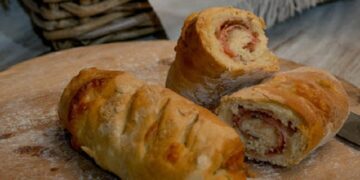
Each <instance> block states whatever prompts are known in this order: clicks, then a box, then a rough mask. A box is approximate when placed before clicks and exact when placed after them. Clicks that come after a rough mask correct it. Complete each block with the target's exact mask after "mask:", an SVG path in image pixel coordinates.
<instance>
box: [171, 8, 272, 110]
mask: <svg viewBox="0 0 360 180" xmlns="http://www.w3.org/2000/svg"><path fill="white" fill-rule="evenodd" d="M264 28H265V24H264V21H263V20H262V19H260V18H258V17H257V16H255V15H254V14H252V13H250V12H247V11H244V10H240V9H236V8H231V7H218V8H209V9H205V10H203V11H201V12H199V13H194V14H192V15H190V16H189V17H188V18H187V19H186V20H185V22H184V26H183V28H182V32H181V36H180V38H179V40H178V43H177V46H176V48H175V50H176V59H175V61H174V63H173V64H172V65H171V68H170V70H169V73H168V77H167V81H166V86H167V87H168V88H170V89H172V90H174V91H175V92H177V93H179V94H181V95H182V96H184V97H187V98H188V99H191V100H193V101H194V102H195V103H197V104H200V105H203V106H205V107H208V108H209V107H210V108H211V107H215V105H216V103H217V102H218V100H219V99H220V97H221V96H223V95H225V94H228V93H230V92H234V91H235V90H238V89H239V88H241V87H244V86H246V85H250V84H253V83H255V82H258V81H259V80H261V79H263V78H264V77H266V76H268V75H270V74H272V73H273V72H276V71H278V70H279V64H278V60H277V58H276V56H275V55H273V54H272V53H271V52H270V51H269V50H268V48H267V38H266V36H265V34H264V31H263V29H264Z"/></svg>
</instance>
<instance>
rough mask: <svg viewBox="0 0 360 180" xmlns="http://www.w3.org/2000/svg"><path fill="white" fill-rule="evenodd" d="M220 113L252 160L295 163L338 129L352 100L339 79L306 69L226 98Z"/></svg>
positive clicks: (289, 164)
mask: <svg viewBox="0 0 360 180" xmlns="http://www.w3.org/2000/svg"><path fill="white" fill-rule="evenodd" d="M217 113H218V115H219V117H220V118H221V119H223V120H225V121H226V122H227V123H228V124H230V125H232V126H233V127H234V128H235V129H236V130H237V131H238V133H239V134H240V137H241V139H242V141H243V142H244V144H245V149H246V153H245V154H246V156H247V157H248V158H249V159H255V160H258V161H266V162H270V163H272V164H275V165H280V166H291V165H295V164H298V163H299V162H300V161H301V160H302V159H304V158H305V157H306V156H307V155H308V154H309V153H310V152H311V151H313V150H314V149H316V148H317V147H319V146H321V145H323V144H324V143H326V142H328V141H329V140H330V139H331V138H332V137H333V136H334V135H335V134H336V133H337V132H338V131H339V129H340V128H341V126H342V124H343V123H344V122H345V120H346V118H347V116H348V113H349V102H348V97H347V94H346V92H345V90H344V88H343V87H342V85H341V82H339V81H338V80H337V79H336V78H335V77H333V76H332V75H331V74H329V73H327V72H325V71H322V70H319V69H315V68H308V67H306V68H305V67H304V68H298V69H296V70H292V71H288V72H281V73H278V74H276V75H275V76H274V77H272V78H270V79H268V80H266V81H265V82H264V83H262V84H259V85H256V86H253V87H250V88H245V89H242V90H240V91H237V92H235V93H233V94H231V95H229V96H225V97H223V98H222V99H221V103H220V106H219V107H218V109H217Z"/></svg>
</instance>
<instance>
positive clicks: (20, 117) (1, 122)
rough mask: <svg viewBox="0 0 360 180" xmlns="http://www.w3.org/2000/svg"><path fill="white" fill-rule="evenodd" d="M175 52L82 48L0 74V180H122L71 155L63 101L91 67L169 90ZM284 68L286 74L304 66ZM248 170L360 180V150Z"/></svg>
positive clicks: (336, 146)
mask: <svg viewBox="0 0 360 180" xmlns="http://www.w3.org/2000/svg"><path fill="white" fill-rule="evenodd" d="M174 46H175V43H174V42H169V41H152V42H150V41H148V42H135V43H134V42H132V43H117V44H107V45H100V46H92V47H85V48H77V49H72V50H67V51H62V52H56V53H52V54H49V55H46V56H42V57H38V58H35V59H33V60H30V61H26V62H24V63H21V64H18V65H16V66H13V67H12V68H10V69H8V70H6V71H3V72H0V97H1V98H0V179H29V178H30V179H90V178H91V179H116V177H115V176H114V175H112V174H111V173H108V172H105V171H103V170H101V169H100V168H99V167H98V166H97V165H96V164H95V163H94V162H93V161H92V160H91V159H90V158H88V157H87V156H86V155H85V154H83V153H79V152H76V151H74V150H73V149H71V147H70V145H69V137H68V135H67V134H66V133H65V132H64V130H63V129H62V128H61V127H60V125H59V122H58V116H57V103H58V102H59V99H60V95H61V93H62V91H63V89H64V87H65V86H66V84H67V83H68V82H69V80H70V79H71V78H72V77H73V76H75V75H76V74H77V73H78V72H79V71H80V70H81V69H82V68H85V67H93V66H95V67H98V68H103V69H112V70H124V71H128V72H131V73H133V74H135V76H137V77H138V78H140V79H143V80H145V81H147V82H148V83H155V84H161V85H164V82H165V78H166V74H167V70H168V68H169V65H170V63H171V62H172V61H173V59H174V55H175V53H174V50H173V49H174ZM9 53H10V52H9ZM281 63H282V69H283V70H285V69H293V68H296V67H298V66H300V65H297V64H295V63H292V62H290V61H285V60H282V61H281ZM344 86H345V87H346V89H347V91H348V93H349V95H350V98H351V108H352V111H353V112H357V113H358V114H360V105H359V104H360V90H359V89H358V88H356V87H354V86H352V85H351V84H349V83H346V82H344ZM249 164H250V167H251V169H253V171H254V172H255V173H256V174H257V178H259V179H327V180H328V179H356V178H359V177H360V151H358V150H356V149H354V148H353V147H350V146H349V145H346V144H344V143H343V142H340V141H339V140H337V139H335V138H334V139H333V140H331V142H329V143H327V144H326V145H324V146H323V147H321V148H319V149H318V150H316V151H315V152H313V153H312V154H311V155H310V156H309V157H308V158H307V159H305V160H304V161H303V162H302V163H301V164H299V165H297V166H295V167H293V168H279V167H273V166H271V165H267V164H256V163H252V162H250V163H249Z"/></svg>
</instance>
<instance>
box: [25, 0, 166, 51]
mask: <svg viewBox="0 0 360 180" xmlns="http://www.w3.org/2000/svg"><path fill="white" fill-rule="evenodd" d="M22 2H23V4H24V5H25V6H26V7H27V8H28V9H29V14H30V16H31V19H32V21H33V23H34V25H35V26H36V27H37V28H39V29H40V30H41V32H42V35H43V37H44V38H45V39H46V40H47V41H49V42H51V45H52V46H53V47H54V49H56V50H58V49H65V48H71V47H75V46H82V45H91V44H100V43H105V42H112V41H121V40H128V39H132V38H137V37H140V36H144V35H148V34H152V33H155V32H157V31H159V30H161V29H162V28H161V25H160V23H159V21H158V19H157V17H156V15H155V13H154V12H153V10H152V8H151V6H150V4H149V3H148V2H147V1H145V0H76V1H75V0H22Z"/></svg>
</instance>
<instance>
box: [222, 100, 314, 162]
mask: <svg viewBox="0 0 360 180" xmlns="http://www.w3.org/2000/svg"><path fill="white" fill-rule="evenodd" d="M218 114H219V116H220V118H222V119H223V120H225V121H226V122H227V123H229V124H230V125H232V126H233V127H234V128H235V129H236V131H237V132H238V133H239V135H240V138H241V139H242V141H243V142H244V144H245V149H246V151H245V154H246V156H247V158H249V159H252V160H256V161H265V162H269V163H271V164H275V165H279V166H290V165H293V164H296V163H298V162H299V161H300V160H301V159H302V157H303V154H304V153H303V152H304V150H305V149H306V142H307V141H306V137H305V136H304V135H303V134H302V131H301V129H302V128H301V126H302V125H301V119H300V118H299V117H298V116H297V115H296V114H295V113H294V112H293V111H291V110H290V109H288V108H286V107H284V106H282V105H279V104H275V103H269V102H268V103H259V102H257V103H254V102H251V101H239V102H235V101H232V102H227V103H222V104H221V105H220V107H219V109H218Z"/></svg>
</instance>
